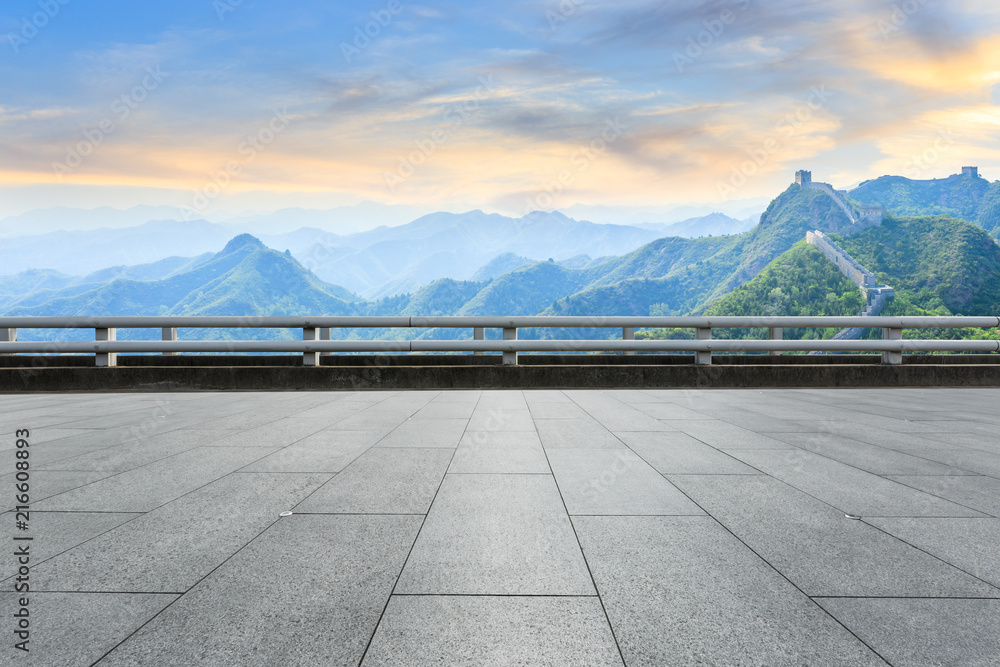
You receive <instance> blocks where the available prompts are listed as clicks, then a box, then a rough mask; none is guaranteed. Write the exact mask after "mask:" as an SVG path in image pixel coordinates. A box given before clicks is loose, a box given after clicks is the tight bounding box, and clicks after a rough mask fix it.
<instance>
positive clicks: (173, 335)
mask: <svg viewBox="0 0 1000 667" xmlns="http://www.w3.org/2000/svg"><path fill="white" fill-rule="evenodd" d="M161 340H177V327H163V338H162V339H161ZM163 356H165V357H176V356H177V353H176V352H164V353H163Z"/></svg>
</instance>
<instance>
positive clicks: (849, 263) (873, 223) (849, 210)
mask: <svg viewBox="0 0 1000 667" xmlns="http://www.w3.org/2000/svg"><path fill="white" fill-rule="evenodd" d="M795 183H796V184H798V185H800V186H801V187H804V188H810V189H812V190H819V191H820V192H824V193H826V195H827V196H829V197H830V198H831V199H832V200H833V201H834V202H835V203H836V204H837V205H838V206H839V207H840V209H841V210H842V211H843V212H844V214H845V215H847V218H848V220H850V221H851V226H850V228H849V229H848V230H847V233H849V234H857V233H858V232H861V231H864V230H865V229H870V228H872V227H878V226H880V225H881V224H882V222H883V221H884V220H885V208H884V207H883V206H879V205H859V206H858V207H857V211H855V208H854V207H853V206H852V205H851V204H850V202H848V201H847V199H846V198H845V197H844V194H846V193H841V192H840V191H838V190H834V189H833V186H832V185H830V184H829V183H817V182H813V180H812V172H811V171H805V170H800V171H797V172H795ZM806 243H808V244H810V245H812V246H814V247H815V248H816V249H817V250H819V251H820V252H821V253H823V256H824V257H826V258H827V259H828V260H830V261H831V262H833V264H834V265H835V266H836V267H837V269H839V270H840V272H841V273H842V274H844V276H845V277H847V279H848V280H850V281H851V282H853V283H854V284H855V285H857V286H858V289H859V290H861V294H862V296H864V298H865V306H864V308H862V309H861V312H860V313H858V315H859V316H861V317H875V316H877V315H879V314H880V313H881V312H882V309H883V308H885V306H886V304H887V303H888V302H889V300H890V299H891V298H892V297H893V296H894V295H895V290H893V288H892V287H889V286H888V285H879V284H878V279H877V278H875V274H873V273H872V272H871V271H869V270H868V269H866V268H865V267H863V266H862V265H861V264H860V263H859V262H858V261H857V260H856V259H854V258H853V257H851V256H850V255H849V254H848V253H847V252H846V251H845V250H844V249H843V248H841V247H840V246H839V245H837V244H836V243H834V242H833V241H832V240H831V239H830V238H829V237H828V236H827V235H826V234H824V233H823V232H821V231H820V230H818V229H817V230H815V231H812V232H806ZM863 332H864V329H861V328H856V327H855V328H851V329H844V330H843V331H840V332H838V333H837V334H836V335H835V336H834V339H837V340H845V339H847V340H851V339H860V338H861V336H862V334H863Z"/></svg>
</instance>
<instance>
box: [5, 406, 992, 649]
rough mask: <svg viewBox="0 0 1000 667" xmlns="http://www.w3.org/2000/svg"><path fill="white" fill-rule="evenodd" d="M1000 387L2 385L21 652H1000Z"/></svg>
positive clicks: (8, 643) (10, 599)
mask: <svg viewBox="0 0 1000 667" xmlns="http://www.w3.org/2000/svg"><path fill="white" fill-rule="evenodd" d="M998 404H1000V391H997V390H981V389H977V390H952V389H941V390H931V389H927V390H916V389H914V390H906V389H891V390H884V391H878V390H780V391H779V390H775V391H756V390H755V391H721V390H715V391H693V390H692V391H682V390H673V391H668V390H648V391H636V390H630V391H583V390H579V391H565V392H563V391H537V392H532V391H483V392H478V391H460V392H458V391H457V392H438V391H433V392H361V393H350V392H342V393H335V392H331V393H300V394H287V393H274V394H261V393H246V394H234V393H219V394H105V395H95V394H85V395H84V394H80V395H64V396H57V395H41V394H36V395H6V396H2V397H0V434H2V438H0V488H2V489H4V495H3V498H4V500H5V505H6V507H5V508H4V509H6V510H12V509H13V504H14V503H13V497H14V484H15V482H16V479H15V472H16V468H15V464H16V461H17V459H16V458H15V452H16V449H15V442H16V438H15V436H14V433H15V431H16V430H17V429H29V430H30V431H31V434H30V437H29V438H28V440H29V442H30V443H31V445H30V459H29V461H30V496H31V515H30V521H29V529H28V530H26V531H24V530H18V529H17V528H16V527H15V525H16V524H15V521H16V519H15V514H14V513H13V512H12V511H7V512H6V513H4V514H3V515H2V517H0V522H2V531H0V533H2V534H3V536H4V539H5V540H6V542H5V543H6V546H5V547H4V548H3V550H2V553H4V554H6V555H5V556H3V557H2V558H0V578H4V583H3V591H2V592H0V633H2V636H4V637H6V638H7V639H6V640H5V646H4V647H3V649H2V650H3V652H4V661H3V664H11V665H45V666H47V667H48V666H56V665H92V664H98V665H122V666H125V665H128V666H130V667H131V666H134V665H151V666H156V667H159V666H161V665H183V666H185V667H186V666H189V665H196V664H201V665H213V666H214V665H240V666H242V665H282V666H284V665H311V666H312V665H365V666H369V665H478V664H482V665H512V664H524V665H572V666H574V667H576V666H580V665H622V664H623V663H624V664H626V665H650V666H656V667H660V666H664V665H694V664H699V665H701V664H703V665H768V666H771V665H817V666H823V667H825V666H828V665H884V664H887V663H888V664H891V665H961V666H963V667H966V666H971V665H997V664H1000V518H998V517H1000V409H998V408H997V405H998ZM287 512H292V514H290V515H286V516H281V514H282V513H287ZM15 537H22V538H23V537H31V538H32V539H31V540H30V541H27V540H18V541H15V540H14V538H15ZM24 544H30V557H31V561H30V574H29V583H30V593H29V594H27V597H28V598H29V603H28V609H29V611H30V616H29V619H30V621H29V632H30V635H29V636H30V641H29V647H30V652H29V653H27V654H25V653H23V652H21V651H18V650H16V649H14V648H13V644H14V641H16V640H17V639H16V636H15V635H14V631H15V630H16V629H17V628H16V626H15V624H16V623H17V622H18V619H16V618H15V617H14V614H15V612H16V611H17V610H18V609H19V608H20V607H21V606H22V605H21V604H20V603H19V599H20V598H21V597H25V594H23V593H20V594H17V593H14V592H13V591H14V585H15V577H17V576H19V575H18V563H17V562H16V557H15V556H14V555H13V554H14V549H15V548H17V547H18V546H20V545H24Z"/></svg>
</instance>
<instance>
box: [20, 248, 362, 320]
mask: <svg viewBox="0 0 1000 667" xmlns="http://www.w3.org/2000/svg"><path fill="white" fill-rule="evenodd" d="M185 268H186V270H182V269H185ZM131 273H133V274H135V273H141V272H134V271H133V272H131ZM356 300H357V297H355V296H354V295H353V294H351V293H350V292H348V291H347V290H345V289H343V288H342V287H338V286H336V285H328V284H326V283H323V282H322V281H321V280H319V279H318V278H316V277H315V275H313V274H311V273H310V272H309V271H307V270H306V269H305V268H304V267H303V266H302V265H301V264H299V262H298V261H297V260H295V259H294V258H293V257H292V256H291V255H289V254H286V253H281V252H278V251H276V250H271V249H269V248H267V247H266V246H264V244H263V243H261V242H260V241H259V240H258V239H256V238H254V237H253V236H250V235H242V236H237V237H236V238H234V239H232V240H231V241H229V243H227V244H226V246H225V247H224V248H223V250H222V251H221V252H218V253H216V254H214V255H212V256H210V257H208V258H199V259H198V260H196V261H192V262H189V263H188V264H186V265H180V266H177V267H176V268H175V270H174V271H172V272H171V273H169V274H168V275H167V276H165V277H163V278H160V279H151V280H139V279H135V278H126V277H113V278H111V279H109V280H107V281H106V282H103V283H80V284H78V285H69V286H67V287H64V288H62V289H48V290H38V291H36V292H34V293H32V294H28V295H25V296H23V297H22V298H21V299H19V300H17V301H15V302H11V303H7V304H6V305H5V306H4V311H5V312H4V314H6V315H208V314H211V315H293V314H312V313H323V314H329V315H348V314H354V313H355V312H356V311H357V309H356V307H355V306H354V305H353V304H352V301H356Z"/></svg>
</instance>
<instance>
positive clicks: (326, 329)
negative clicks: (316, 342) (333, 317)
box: [319, 327, 333, 357]
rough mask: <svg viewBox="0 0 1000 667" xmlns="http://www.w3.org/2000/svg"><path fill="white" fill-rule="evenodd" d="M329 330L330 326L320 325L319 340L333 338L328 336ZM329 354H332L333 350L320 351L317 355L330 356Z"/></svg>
mask: <svg viewBox="0 0 1000 667" xmlns="http://www.w3.org/2000/svg"><path fill="white" fill-rule="evenodd" d="M331 331H332V330H331V329H330V327H320V330H319V339H320V340H333V339H332V338H331V337H330V334H331ZM331 354H333V352H320V353H319V356H321V357H327V356H330V355H331Z"/></svg>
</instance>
